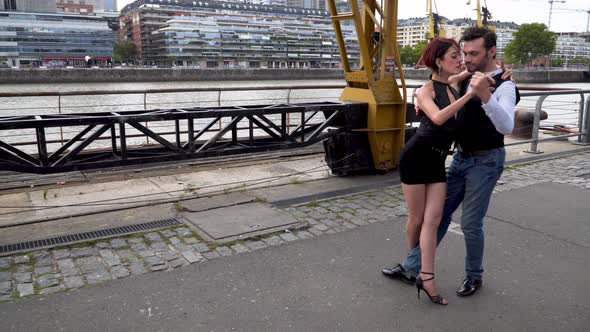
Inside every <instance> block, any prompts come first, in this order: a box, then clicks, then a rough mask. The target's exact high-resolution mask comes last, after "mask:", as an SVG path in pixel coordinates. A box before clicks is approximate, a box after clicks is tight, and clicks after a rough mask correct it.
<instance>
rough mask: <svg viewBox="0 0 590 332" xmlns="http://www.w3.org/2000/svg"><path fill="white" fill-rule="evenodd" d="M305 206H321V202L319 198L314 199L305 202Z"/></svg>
mask: <svg viewBox="0 0 590 332" xmlns="http://www.w3.org/2000/svg"><path fill="white" fill-rule="evenodd" d="M303 206H307V207H318V206H320V202H319V201H318V200H317V199H313V200H312V201H311V202H309V203H307V204H304V205H303Z"/></svg>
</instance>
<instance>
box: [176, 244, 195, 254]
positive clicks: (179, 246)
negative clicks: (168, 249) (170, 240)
mask: <svg viewBox="0 0 590 332" xmlns="http://www.w3.org/2000/svg"><path fill="white" fill-rule="evenodd" d="M173 247H174V249H176V251H178V252H183V251H187V250H192V249H193V247H191V246H190V245H188V244H184V243H179V244H175V245H174V246H173Z"/></svg>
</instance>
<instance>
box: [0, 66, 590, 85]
mask: <svg viewBox="0 0 590 332" xmlns="http://www.w3.org/2000/svg"><path fill="white" fill-rule="evenodd" d="M429 75H430V72H429V71H428V70H416V69H405V70H404V76H405V78H407V79H418V80H427V79H428V77H429ZM514 78H515V79H516V81H517V82H522V83H564V82H588V81H590V75H588V74H587V73H585V72H583V71H521V72H515V73H514ZM306 79H309V80H312V79H343V73H342V71H341V70H340V69H306V70H302V69H191V68H175V69H167V68H158V69H156V68H120V69H119V68H114V69H106V68H100V69H99V68H93V69H87V68H79V69H61V68H60V69H57V68H56V69H0V84H15V83H81V82H173V81H225V80H228V81H235V80H242V81H243V80H306Z"/></svg>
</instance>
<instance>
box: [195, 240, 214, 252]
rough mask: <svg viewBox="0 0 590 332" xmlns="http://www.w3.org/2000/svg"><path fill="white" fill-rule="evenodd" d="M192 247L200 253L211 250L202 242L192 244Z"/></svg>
mask: <svg viewBox="0 0 590 332" xmlns="http://www.w3.org/2000/svg"><path fill="white" fill-rule="evenodd" d="M193 248H195V250H196V251H198V252H200V253H204V252H208V251H211V249H210V248H209V246H208V245H206V244H205V243H202V242H200V243H195V244H193Z"/></svg>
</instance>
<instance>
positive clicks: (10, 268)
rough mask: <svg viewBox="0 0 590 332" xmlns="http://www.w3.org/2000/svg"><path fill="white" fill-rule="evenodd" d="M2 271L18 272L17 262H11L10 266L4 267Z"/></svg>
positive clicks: (0, 270)
mask: <svg viewBox="0 0 590 332" xmlns="http://www.w3.org/2000/svg"><path fill="white" fill-rule="evenodd" d="M0 272H12V273H14V272H16V264H11V265H10V266H9V267H3V268H1V269H0Z"/></svg>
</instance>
